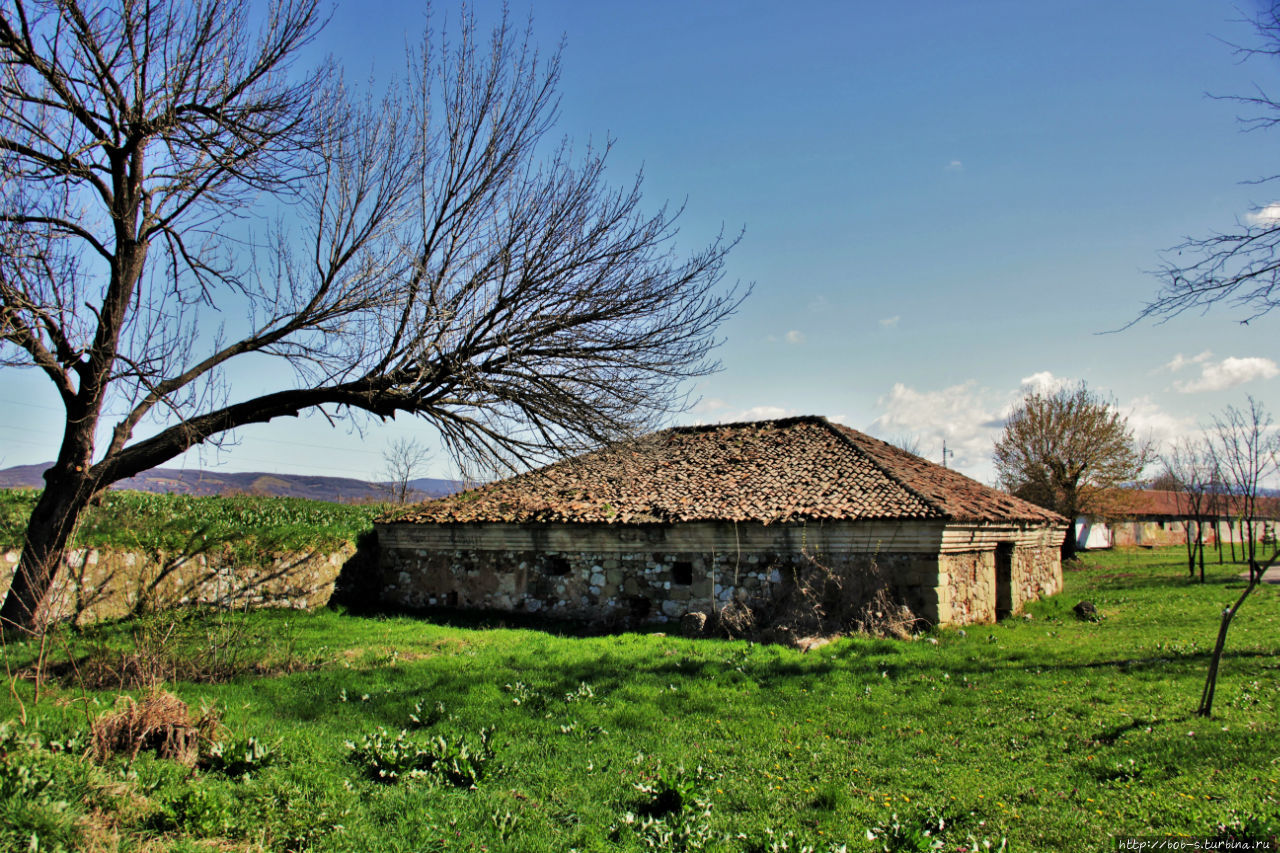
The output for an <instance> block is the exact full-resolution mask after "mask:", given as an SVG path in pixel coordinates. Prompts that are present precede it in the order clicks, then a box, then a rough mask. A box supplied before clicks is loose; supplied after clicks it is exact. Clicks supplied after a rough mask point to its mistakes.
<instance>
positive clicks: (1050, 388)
mask: <svg viewBox="0 0 1280 853" xmlns="http://www.w3.org/2000/svg"><path fill="white" fill-rule="evenodd" d="M1018 384H1019V385H1021V386H1022V390H1021V394H1020V395H1019V396H1025V395H1027V394H1053V393H1055V392H1057V391H1061V390H1062V389H1063V388H1066V387H1067V386H1068V385H1070V384H1071V380H1070V379H1064V378H1062V377H1061V376H1054V375H1053V374H1052V373H1050V372H1049V371H1047V370H1042V371H1040V372H1039V373H1033V374H1031V375H1030V376H1024V377H1022V381H1021V382H1019V383H1018Z"/></svg>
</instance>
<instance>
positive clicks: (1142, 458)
mask: <svg viewBox="0 0 1280 853" xmlns="http://www.w3.org/2000/svg"><path fill="white" fill-rule="evenodd" d="M994 458H995V467H996V476H997V478H998V481H999V483H1000V485H1001V487H1002V488H1004V489H1006V490H1007V491H1009V492H1011V493H1013V494H1015V495H1017V496H1018V497H1020V498H1023V499H1025V500H1029V501H1031V502H1032V503H1034V504H1037V505H1039V506H1042V507H1045V508H1046V509H1051V510H1053V511H1054V512H1057V513H1059V514H1060V515H1063V516H1065V517H1066V518H1067V519H1068V520H1069V521H1071V522H1072V523H1074V522H1075V520H1076V518H1077V517H1078V516H1079V515H1081V514H1082V513H1094V514H1101V515H1105V514H1107V512H1106V511H1107V509H1108V506H1109V500H1110V498H1111V497H1112V495H1113V494H1114V491H1115V489H1116V488H1117V487H1119V486H1121V485H1124V484H1126V483H1130V482H1132V481H1134V480H1136V479H1138V477H1140V476H1141V474H1142V469H1143V468H1144V467H1146V465H1147V462H1148V461H1149V459H1150V448H1149V447H1148V446H1145V445H1142V444H1140V443H1139V442H1138V441H1136V440H1135V439H1134V436H1133V431H1132V430H1130V429H1129V423H1128V419H1127V418H1125V417H1124V415H1122V414H1120V412H1119V411H1118V410H1117V409H1116V407H1115V405H1114V403H1112V402H1110V401H1108V400H1106V399H1104V398H1102V397H1101V396H1099V395H1098V394H1096V393H1095V392H1093V391H1090V390H1089V388H1088V386H1087V385H1086V384H1085V383H1083V382H1081V383H1080V384H1078V385H1076V386H1074V387H1067V388H1063V389H1061V390H1058V391H1056V392H1053V393H1047V394H1046V393H1040V392H1032V393H1030V394H1028V395H1027V396H1026V397H1025V398H1023V401H1022V404H1021V405H1020V406H1018V408H1017V409H1015V410H1014V411H1013V413H1012V414H1010V415H1009V418H1008V419H1007V421H1006V422H1005V428H1004V433H1003V434H1002V435H1001V436H1000V438H999V439H998V440H997V441H996V445H995V453H994ZM1062 549H1063V556H1064V557H1070V556H1072V555H1073V554H1074V553H1075V539H1074V537H1073V536H1071V535H1068V536H1067V537H1066V539H1065V540H1064V541H1063V545H1062Z"/></svg>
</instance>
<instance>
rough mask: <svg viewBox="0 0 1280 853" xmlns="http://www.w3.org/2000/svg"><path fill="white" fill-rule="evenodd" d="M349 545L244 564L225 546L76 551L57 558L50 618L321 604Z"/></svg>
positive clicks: (9, 559)
mask: <svg viewBox="0 0 1280 853" xmlns="http://www.w3.org/2000/svg"><path fill="white" fill-rule="evenodd" d="M355 554H356V549H355V546H353V545H347V546H345V547H344V548H342V549H340V550H337V551H334V552H330V553H320V552H315V551H306V552H290V553H283V554H275V555H273V556H272V557H271V558H270V562H269V564H255V565H246V564H244V563H243V562H242V561H240V560H237V559H236V558H234V557H233V556H232V555H231V553H230V552H229V551H226V550H211V551H208V552H205V553H199V554H179V555H172V556H170V555H165V554H150V553H144V552H137V551H119V550H113V549H105V548H103V549H98V548H93V549H83V548H81V549H74V550H71V551H68V552H67V554H66V555H65V557H64V558H63V564H62V569H61V571H59V573H58V577H57V581H56V582H55V586H54V591H53V599H52V600H53V602H54V603H53V607H52V611H51V613H50V614H49V618H51V619H54V620H73V621H75V622H76V623H78V624H87V623H92V622H96V621H100V620H103V619H116V618H120V617H123V616H128V615H131V614H134V613H139V612H145V611H148V610H161V609H165V608H169V607H177V606H182V605H191V604H196V605H218V606H225V607H237V608H238V607H290V608H295V609H313V608H316V607H323V606H324V605H325V604H327V603H328V602H329V598H330V597H331V596H332V595H333V590H334V582H335V581H336V580H337V577H338V574H339V572H341V571H342V569H343V567H344V565H346V563H347V562H348V561H349V560H351V559H352V558H353V557H354V555H355ZM18 557H19V554H18V551H17V550H9V551H5V552H3V553H0V600H3V597H4V595H6V594H7V593H8V591H9V584H10V582H11V580H12V578H13V573H14V571H15V570H16V567H17V564H18Z"/></svg>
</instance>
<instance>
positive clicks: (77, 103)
mask: <svg viewBox="0 0 1280 853" xmlns="http://www.w3.org/2000/svg"><path fill="white" fill-rule="evenodd" d="M323 24H324V20H323V17H322V15H321V14H320V13H319V11H318V0H274V2H272V3H271V5H270V6H269V8H264V7H263V6H262V5H259V4H249V3H240V2H232V0H187V2H177V0H174V2H167V0H138V2H126V3H121V4H118V5H117V4H107V3H94V2H90V0H59V2H52V0H9V2H6V3H5V4H4V5H3V7H0V169H3V172H2V173H0V190H2V195H0V223H3V232H2V233H0V247H3V252H2V253H0V361H2V362H3V363H4V364H6V365H11V366H13V365H16V366H19V367H27V368H34V369H36V370H38V371H40V372H42V373H43V374H44V375H45V376H46V377H47V378H48V379H49V380H50V382H52V383H53V385H54V387H55V388H56V389H57V391H58V393H59V395H60V397H61V399H62V402H63V405H64V407H65V409H66V419H65V428H64V433H63V437H62V445H61V448H60V450H59V453H58V456H57V460H56V461H55V463H54V464H53V466H52V467H51V468H50V469H49V470H48V471H47V472H45V482H46V487H45V490H44V493H43V494H42V496H41V498H40V500H39V502H38V503H37V505H36V507H35V510H34V511H33V513H32V515H31V519H30V522H29V524H28V527H27V530H26V534H25V539H24V542H23V550H22V557H21V561H20V564H19V569H18V572H17V575H16V577H15V580H14V582H13V586H12V588H11V591H10V593H9V595H8V598H7V599H6V600H5V602H4V605H3V608H0V620H3V623H4V624H5V625H6V626H15V625H16V626H21V627H24V628H27V629H35V628H37V627H38V626H39V625H40V624H41V621H42V620H41V616H40V614H41V612H42V610H43V608H44V606H45V605H46V603H47V602H46V598H47V596H48V593H49V590H50V589H51V586H52V581H53V575H54V571H55V569H56V567H57V566H58V565H59V561H60V557H61V555H62V554H63V553H64V551H65V549H66V547H67V544H68V541H69V539H70V537H71V536H72V533H73V531H74V529H75V526H76V522H77V520H78V519H79V517H80V514H81V511H82V510H83V509H84V507H85V506H86V504H87V503H88V502H89V500H90V499H91V498H92V497H93V496H94V495H95V494H96V493H98V492H99V491H101V490H102V489H103V488H105V487H106V486H107V485H109V484H110V483H112V482H115V481H117V480H120V479H122V478H125V477H128V476H131V475H133V474H136V473H138V472H140V471H144V470H146V469H148V468H151V467H154V466H155V465H157V464H160V463H162V462H164V461H166V460H169V459H171V458H173V457H174V456H177V455H178V454H180V453H182V452H184V451H186V450H187V449H189V448H191V447H194V446H196V445H199V444H201V443H202V442H206V441H217V439H218V437H219V436H220V435H222V434H224V433H225V432H226V431H227V430H232V429H235V428H237V427H241V426H244V425H247V424H253V423H265V422H267V421H270V420H272V419H274V418H278V417H281V416H297V415H298V414H300V413H301V412H304V411H307V410H314V411H320V412H322V413H323V414H324V416H326V417H329V418H330V419H332V418H334V417H335V416H337V417H345V416H350V415H353V414H356V415H359V414H363V415H365V416H372V417H377V418H389V417H394V416H395V415H396V414H398V413H409V414H412V415H417V416H420V417H422V418H424V419H426V420H428V421H430V422H431V423H432V424H433V425H434V426H435V427H436V428H437V429H438V430H439V432H440V433H441V435H442V436H443V439H444V442H445V445H446V447H447V449H448V450H449V451H450V452H451V453H452V454H453V455H455V456H457V457H460V458H464V457H470V458H483V459H486V460H489V461H491V462H500V463H501V464H505V465H507V466H511V467H514V466H518V465H520V464H526V463H530V462H533V461H537V460H541V459H544V458H547V457H548V456H551V455H554V454H558V453H561V452H565V451H573V450H577V449H579V448H582V447H586V446H591V445H594V444H597V443H600V442H603V441H607V440H610V439H613V438H615V437H618V436H620V435H625V434H629V433H634V432H636V431H638V430H642V429H646V428H648V427H650V426H652V425H653V424H654V423H655V422H656V421H658V420H659V419H661V418H662V417H663V416H664V414H665V413H667V412H670V411H671V410H672V409H674V408H678V407H679V406H681V405H682V404H683V402H684V400H685V398H684V396H683V394H682V390H681V389H682V388H683V387H684V380H686V379H688V378H690V377H695V376H700V375H703V374H705V373H707V372H708V371H710V370H713V369H714V368H715V364H714V362H713V361H712V360H710V353H711V350H712V349H713V347H714V346H715V344H716V339H715V330H716V328H717V327H718V325H719V323H720V322H721V321H722V320H723V319H724V318H725V317H726V316H728V315H729V314H730V313H732V311H733V310H734V309H735V308H736V306H737V305H738V304H739V302H740V300H741V294H739V293H736V292H735V291H734V290H733V289H725V288H722V287H721V286H720V281H721V275H722V268H723V263H724V260H725V257H726V253H727V252H728V251H729V250H730V248H731V247H732V245H733V243H734V241H733V240H725V239H723V238H718V239H716V240H714V241H713V242H712V243H711V244H709V245H707V246H706V247H705V248H702V249H700V250H698V251H695V252H693V253H692V254H689V255H686V256H680V255H677V254H676V251H675V248H674V243H673V241H674V238H675V236H676V233H677V227H676V222H677V218H678V211H675V212H672V211H668V210H667V209H665V208H663V209H660V210H658V211H657V212H655V213H646V212H644V211H643V210H642V208H641V195H640V183H639V179H638V178H637V179H636V180H635V182H633V183H632V184H630V185H629V186H625V187H623V188H621V189H615V188H611V187H610V186H609V185H608V184H606V183H605V180H604V169H605V155H606V154H607V146H606V148H605V150H593V149H588V150H587V151H586V152H585V153H583V154H582V155H581V156H574V154H573V152H572V150H571V148H570V146H569V143H568V142H567V141H562V142H561V143H559V144H558V145H557V144H555V143H553V142H551V141H549V140H548V138H547V136H548V133H549V132H550V131H551V130H552V128H553V126H554V124H555V120H556V115H557V95H556V91H557V85H558V81H559V76H560V63H559V57H558V56H556V55H553V56H551V57H541V56H539V54H538V53H537V52H536V51H535V50H534V49H533V48H532V47H531V46H530V44H529V41H528V36H527V33H526V34H525V36H524V37H523V38H521V37H520V36H519V34H516V33H513V32H512V30H511V28H510V27H509V26H508V24H507V23H506V21H505V20H504V21H503V22H502V23H501V24H500V25H499V26H498V27H497V28H496V30H495V31H494V32H493V33H492V34H491V35H490V36H488V37H483V35H482V34H479V33H477V32H476V27H475V24H474V21H473V20H472V19H471V18H470V17H465V16H464V21H463V24H462V26H461V29H460V31H458V32H456V33H453V34H451V35H450V34H444V35H442V36H441V37H440V39H439V41H438V43H432V41H431V40H428V39H424V42H423V44H422V46H421V48H420V49H419V50H417V51H415V52H414V53H413V55H412V57H411V59H412V62H411V68H412V73H411V74H409V75H408V76H407V78H406V80H405V81H404V83H403V84H401V85H399V86H397V87H395V88H394V89H393V90H392V91H391V92H390V94H389V95H388V96H387V97H386V98H385V99H384V100H382V101H381V102H377V103H374V102H370V101H368V100H360V99H357V98H356V97H355V96H354V95H353V94H352V93H350V92H349V91H347V90H346V89H345V88H344V86H343V84H342V81H341V78H340V76H339V75H338V74H337V73H336V72H335V71H333V70H332V69H331V68H329V67H320V68H318V69H316V70H313V71H311V72H307V73H304V72H301V71H299V70H297V69H295V68H294V67H293V63H294V61H295V60H296V58H297V55H298V52H299V51H300V49H301V48H302V47H303V46H305V45H306V44H307V43H308V42H309V41H310V40H311V39H312V38H314V36H315V35H316V33H317V32H318V30H319V29H320V27H321V26H322V25H323ZM261 221H275V222H277V223H279V224H278V225H276V226H274V227H271V228H269V229H267V232H266V233H256V232H255V230H254V229H251V228H250V227H249V226H250V225H251V224H252V223H254V222H261ZM211 329H216V330H217V332H216V333H211V332H210V331H209V330H211ZM264 356H265V357H270V358H275V359H280V360H284V361H286V362H287V363H289V364H290V365H292V367H293V368H294V376H295V378H294V380H293V381H292V382H288V383H285V384H284V385H282V386H281V387H278V388H276V389H274V390H269V391H267V392H266V393H262V394H260V395H258V396H252V397H249V398H247V399H240V398H234V397H233V396H232V392H231V389H230V387H229V385H228V383H227V382H226V380H225V374H224V370H225V368H227V367H228V366H229V365H232V364H237V363H240V362H243V361H245V360H246V359H250V360H252V359H254V358H261V357H264ZM108 411H111V412H123V414H122V415H121V416H120V417H119V419H118V420H116V421H115V422H114V424H110V423H109V422H108V421H106V420H105V418H107V417H114V416H107V415H106V414H105V413H106V412H108ZM139 435H141V437H139ZM100 439H101V440H100Z"/></svg>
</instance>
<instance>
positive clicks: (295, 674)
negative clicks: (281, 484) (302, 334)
mask: <svg viewBox="0 0 1280 853" xmlns="http://www.w3.org/2000/svg"><path fill="white" fill-rule="evenodd" d="M1181 559H1182V558H1181V555H1180V553H1179V552H1178V551H1176V550H1169V551H1165V552H1150V551H1130V552H1117V553H1109V554H1098V555H1088V556H1086V557H1085V559H1084V560H1083V561H1082V562H1081V563H1080V564H1079V565H1078V566H1075V567H1073V568H1072V569H1071V570H1070V571H1068V572H1067V575H1066V584H1067V585H1066V591H1065V592H1064V593H1063V594H1061V595H1060V596H1057V597H1056V598H1054V599H1052V600H1050V601H1046V602H1041V603H1038V604H1035V605H1033V606H1032V607H1031V608H1030V612H1029V614H1028V618H1026V619H1024V618H1013V619H1011V620H1008V621H1007V622H1005V623H1003V624H1001V625H998V626H974V627H970V628H968V629H966V630H964V631H960V630H954V629H949V630H941V631H937V632H934V633H930V634H926V635H924V636H922V637H920V638H919V639H917V640H914V641H891V640H876V639H866V638H848V639H844V640H840V641H839V642H836V643H834V644H831V645H828V646H825V647H822V648H819V649H816V650H813V651H810V652H808V653H801V652H799V651H794V650H791V649H787V648H780V647H773V646H761V645H751V644H748V643H745V642H740V641H727V640H725V641H720V640H686V639H681V638H677V637H672V636H664V635H662V634H658V633H648V634H625V635H621V636H605V637H583V636H575V635H573V634H571V633H567V632H564V633H557V632H555V631H546V630H531V629H528V628H515V627H508V626H503V625H501V624H496V623H495V624H489V625H483V624H474V623H472V624H457V625H448V624H441V623H438V622H436V623H433V622H430V621H424V620H419V619H413V618H406V617H385V618H383V617H369V616H355V615H351V614H344V613H339V612H334V611H326V612H320V613H316V614H311V615H302V614H296V613H288V614H285V613H257V614H249V615H234V614H221V615H219V614H212V613H206V614H187V615H185V616H184V617H182V618H181V619H179V620H177V621H174V619H173V617H163V616H161V617H153V618H152V619H151V620H150V621H147V622H132V623H125V624H119V625H113V626H103V627H99V628H95V629H90V630H85V631H83V632H82V633H78V634H66V635H63V636H60V637H58V638H56V639H55V641H54V642H53V643H52V644H51V646H50V648H51V650H52V651H51V653H50V663H51V668H52V676H51V679H52V680H50V681H47V682H46V683H44V684H43V685H42V686H41V695H40V697H39V698H38V700H37V698H36V696H35V689H36V685H35V684H34V683H33V682H32V681H31V680H30V679H25V680H24V679H19V680H17V681H16V682H14V689H13V692H12V693H11V694H10V695H9V696H6V697H3V698H0V719H3V718H6V717H7V718H12V719H13V720H15V722H11V723H9V724H7V727H6V728H5V729H4V733H3V734H2V735H0V849H6V850H8V849H14V850H26V849H31V850H56V849H67V850H81V849H83V850H117V849H119V850H147V851H160V850H170V851H195V850H220V851H226V850H246V851H247V850H259V849H266V850H302V849H305V850H315V851H427V850H476V851H483V850H488V851H500V850H510V851H566V850H581V851H595V850H605V849H623V850H645V849H657V850H700V849H706V850H723V851H780V850H789V851H796V850H813V851H833V850H845V849H847V850H929V849H946V850H962V849H963V850H970V849H979V850H985V849H1000V848H1001V846H1002V845H1003V846H1004V848H1005V849H1008V850H1018V851H1041V850H1043V851H1065V850H1070V851H1078V850H1114V849H1115V842H1114V841H1113V838H1114V837H1115V836H1118V835H1131V834H1132V835H1153V834H1166V833H1181V834H1190V835H1196V836H1212V835H1223V834H1230V833H1235V834H1246V835H1248V834H1253V835H1257V834H1259V833H1263V834H1265V833H1271V832H1274V831H1275V828H1276V827H1277V826H1278V825H1280V759H1277V756H1278V755H1280V747H1277V738H1278V737H1280V713H1278V709H1280V660H1278V659H1277V657H1276V652H1277V648H1278V647H1280V590H1277V589H1274V588H1265V589H1262V590H1261V591H1259V592H1258V593H1256V594H1255V596H1254V597H1253V598H1251V599H1250V601H1249V602H1248V604H1247V605H1246V608H1245V609H1244V610H1243V611H1242V612H1241V615H1240V616H1239V618H1238V619H1237V620H1236V622H1235V624H1234V626H1233V628H1232V635H1231V641H1230V645H1229V652H1228V655H1227V657H1226V659H1225V661H1224V664H1223V670H1222V677H1221V682H1220V684H1219V689H1218V697H1219V698H1218V701H1217V708H1216V711H1217V713H1216V714H1215V716H1214V717H1213V718H1212V719H1209V720H1205V719H1199V718H1195V717H1193V716H1191V713H1190V712H1191V710H1192V709H1193V708H1194V707H1195V705H1196V702H1197V700H1198V698H1199V693H1200V688H1201V683H1202V680H1203V675H1204V670H1205V666H1206V663H1207V649H1208V647H1210V646H1211V644H1212V640H1213V637H1214V635H1215V632H1216V626H1217V622H1218V614H1219V612H1220V611H1221V609H1222V606H1223V605H1224V604H1226V603H1228V602H1229V601H1231V600H1233V598H1234V596H1235V595H1237V594H1238V589H1239V582H1238V581H1237V580H1236V579H1235V577H1234V575H1235V573H1236V571H1238V568H1233V567H1230V566H1226V567H1218V566H1216V565H1213V566H1211V567H1210V583H1208V584H1206V585H1203V586H1201V585H1200V584H1193V583H1188V582H1187V581H1186V580H1185V572H1186V570H1185V566H1184V564H1182V563H1181ZM1081 599H1090V600H1092V601H1093V602H1094V603H1095V604H1096V605H1097V607H1098V609H1099V610H1100V612H1101V613H1102V615H1103V619H1102V620H1101V621H1100V622H1097V623H1091V622H1081V621H1078V620H1077V619H1076V618H1075V617H1074V616H1073V614H1072V612H1071V607H1072V605H1074V604H1075V603H1076V602H1077V601H1079V600H1081ZM169 647H177V648H179V649H180V651H179V652H178V654H177V657H181V658H184V659H188V660H189V661H193V662H194V663H192V664H191V665H190V666H189V667H188V668H187V669H185V670H183V669H179V668H177V667H174V668H172V669H166V668H165V667H166V666H167V664H166V665H154V666H153V667H152V669H150V670H148V669H147V667H146V666H145V665H144V663H145V662H143V663H139V662H138V661H137V660H133V658H138V657H149V658H155V659H160V658H164V656H165V655H166V654H168V652H166V649H167V648H169ZM37 651H38V650H37V649H36V648H34V647H32V646H30V645H10V646H9V647H8V648H7V649H6V650H5V656H6V664H7V666H8V667H9V668H10V669H11V670H18V669H22V668H24V667H29V666H30V664H31V661H32V659H33V656H34V655H35V654H36V652H37ZM131 656H133V658H131ZM69 659H74V660H76V661H77V667H76V668H71V667H69V666H68V665H67V661H68V660H69ZM131 660H132V661H133V662H132V663H130V661H131ZM202 662H203V663H202ZM152 663H153V664H154V663H155V662H154V660H153V661H152ZM197 664H200V665H197ZM131 666H132V667H133V668H132V669H131V668H130V667H131ZM77 672H78V673H79V676H78V677H77V675H76V673H77ZM133 672H136V673H143V675H144V680H145V674H146V673H148V672H150V673H151V676H150V677H152V678H154V677H158V676H157V675H156V673H160V674H161V675H165V676H166V677H167V678H168V683H167V684H166V685H165V686H166V688H167V689H169V690H171V691H173V692H174V693H175V694H176V695H178V696H179V697H181V698H182V699H183V700H185V701H186V702H187V703H188V704H189V705H190V706H191V707H192V709H193V710H198V709H199V708H200V707H201V706H206V707H213V708H216V709H217V711H218V713H219V714H220V716H221V720H222V723H223V725H224V729H223V730H222V732H221V734H219V735H218V736H217V739H218V740H219V741H221V743H222V747H221V748H220V750H213V752H214V754H213V755H210V754H209V752H210V750H209V749H208V747H207V746H206V747H205V748H204V749H203V751H202V752H203V756H204V757H203V758H202V760H201V763H200V765H199V766H198V767H197V768H196V769H194V770H188V769H186V768H184V767H183V766H181V765H179V764H177V763H175V762H173V761H166V760H160V759H157V758H155V757H153V756H151V755H149V754H147V753H145V752H144V753H142V754H140V755H138V756H137V757H136V758H133V759H130V758H129V757H128V756H116V757H113V758H110V759H107V760H105V761H102V762H94V761H91V760H87V759H85V758H83V757H82V755H83V753H84V751H85V750H86V749H87V747H88V746H89V738H88V734H87V719H88V718H89V717H94V716H97V715H100V714H103V713H104V712H105V711H107V710H109V709H110V708H112V707H113V703H116V702H117V698H116V697H117V694H118V692H119V691H118V690H117V689H113V688H112V687H111V686H109V685H111V683H112V679H113V678H124V677H125V676H126V675H127V674H128V673H133ZM236 673H239V674H236ZM213 675H216V676H219V677H220V678H221V680H220V681H215V682H210V681H208V680H207V679H208V677H210V676H213ZM202 679H204V680H202ZM86 683H88V686H86ZM118 686H119V685H118V684H116V685H115V687H118ZM132 692H133V695H135V696H141V695H142V691H138V690H135V691H132ZM19 699H20V700H21V704H20V703H19V701H18V700H19ZM23 713H25V714H26V718H27V724H26V725H25V726H23V725H20V724H19V723H18V722H16V721H17V720H18V719H19V718H20V716H21V714H23ZM402 732H403V734H402ZM926 832H927V833H929V834H928V835H926V834H925V833H926ZM869 836H871V837H869ZM32 838H36V839H38V841H37V842H32V841H31V839H32ZM33 843H34V846H30V847H29V846H28V845H31V844H33ZM935 844H941V846H940V847H936V848H935V847H934V846H932V845H935ZM987 845H990V847H989V848H988V846H987Z"/></svg>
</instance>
